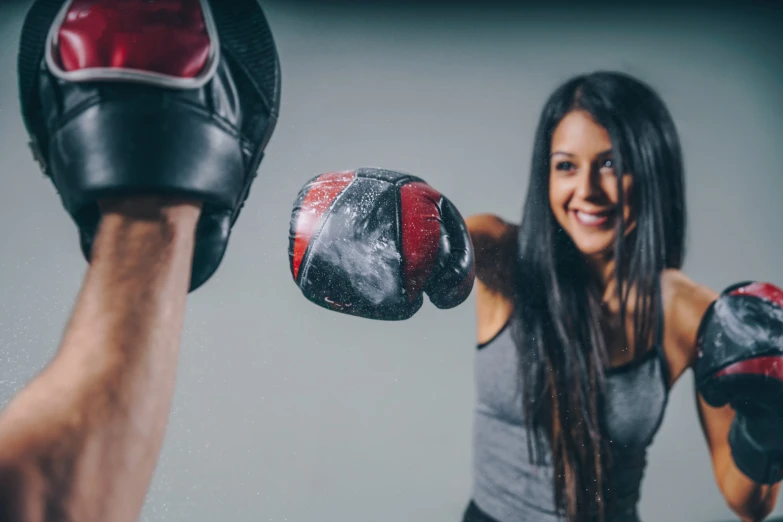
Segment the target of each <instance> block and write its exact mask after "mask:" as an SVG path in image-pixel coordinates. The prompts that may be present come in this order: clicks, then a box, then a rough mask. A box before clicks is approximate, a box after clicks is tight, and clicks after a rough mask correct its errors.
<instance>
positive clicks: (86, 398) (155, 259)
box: [0, 199, 199, 522]
mask: <svg viewBox="0 0 783 522" xmlns="http://www.w3.org/2000/svg"><path fill="white" fill-rule="evenodd" d="M198 215H199V209H198V207H197V206H195V205H189V204H177V205H171V204H168V205H164V204H162V203H161V202H159V201H156V200H154V199H145V200H133V201H126V202H115V203H110V204H106V205H105V207H104V217H103V220H102V224H101V230H100V232H99V234H98V237H97V238H96V242H95V245H94V250H93V258H92V262H91V266H90V268H89V270H88V273H87V276H86V278H85V282H84V285H83V288H82V291H81V293H80V295H79V298H78V299H77V302H76V305H75V308H74V311H73V314H72V318H71V320H70V322H69V324H68V327H67V329H66V332H65V335H64V338H63V341H62V344H61V347H60V350H59V351H58V353H57V355H56V356H55V358H54V360H53V361H52V363H51V364H50V365H49V366H48V367H47V368H46V369H45V370H44V371H43V372H41V374H40V375H39V376H38V377H37V378H36V379H35V380H34V381H33V382H32V383H31V384H30V385H29V386H28V387H27V388H25V389H24V390H23V391H22V392H21V393H20V394H19V395H18V396H17V397H16V398H15V399H14V400H13V401H12V402H11V403H10V404H9V406H8V408H7V410H6V412H5V413H4V414H3V416H2V417H0V467H2V466H4V469H5V470H6V471H5V473H6V474H7V475H10V476H15V475H16V476H22V477H24V481H23V483H24V484H23V485H24V491H22V492H18V493H17V495H16V497H15V498H16V499H17V502H21V503H23V504H24V505H23V506H22V508H21V510H22V511H23V512H24V513H25V516H26V517H30V516H32V518H28V520H30V521H31V522H34V521H35V520H50V519H51V520H71V519H73V520H79V521H80V522H82V521H85V522H86V521H90V520H107V519H108V518H111V519H112V521H117V522H122V521H129V522H130V521H132V520H136V519H137V518H138V515H139V511H140V509H141V506H142V504H143V499H144V496H145V494H146V491H147V488H148V485H149V481H150V479H151V476H152V473H153V471H154V468H155V463H156V461H157V457H158V453H159V451H160V447H161V445H162V441H163V435H164V432H165V427H166V424H167V419H168V415H169V410H170V406H171V400H172V396H173V389H174V380H175V374H176V361H177V353H178V347H179V342H180V337H181V332H182V324H183V319H184V311H185V302H186V297H187V290H188V284H189V278H190V268H191V261H192V252H193V241H194V230H195V225H196V222H197V219H198ZM109 470H111V473H110V474H109V473H105V471H109ZM0 474H2V470H0ZM0 480H2V477H0Z"/></svg>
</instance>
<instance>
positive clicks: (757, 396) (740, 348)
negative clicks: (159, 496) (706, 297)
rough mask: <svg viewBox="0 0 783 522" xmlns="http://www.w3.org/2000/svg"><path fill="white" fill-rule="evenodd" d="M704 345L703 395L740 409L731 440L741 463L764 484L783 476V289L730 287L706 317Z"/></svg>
mask: <svg viewBox="0 0 783 522" xmlns="http://www.w3.org/2000/svg"><path fill="white" fill-rule="evenodd" d="M698 349H699V352H698V357H697V359H696V362H695V364H694V373H695V378H696V385H697V387H698V390H699V392H700V393H701V395H702V397H703V398H704V400H705V401H706V402H707V403H708V404H709V405H711V406H713V407H716V408H717V407H721V406H724V405H726V404H729V405H731V406H732V408H734V410H735V411H736V415H735V418H734V421H733V423H732V426H731V430H730V432H729V445H730V447H731V452H732V456H733V458H734V462H735V464H736V465H737V468H738V469H739V470H740V471H742V472H743V473H744V474H745V475H746V476H747V477H748V478H750V479H751V480H753V481H754V482H757V483H759V484H774V483H776V482H779V481H780V480H783V290H781V289H780V288H778V287H776V286H774V285H771V284H768V283H754V282H746V283H740V284H736V285H733V286H731V287H729V288H727V289H726V290H725V291H724V292H723V293H722V294H721V296H720V297H719V298H718V299H717V300H716V301H715V302H714V303H713V304H712V305H711V306H710V308H709V309H708V311H707V313H706V314H705V316H704V318H703V319H702V322H701V325H700V328H699V334H698Z"/></svg>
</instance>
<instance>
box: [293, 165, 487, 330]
mask: <svg viewBox="0 0 783 522" xmlns="http://www.w3.org/2000/svg"><path fill="white" fill-rule="evenodd" d="M288 253H289V260H290V265H291V273H292V275H293V277H294V281H295V282H296V284H297V285H298V286H299V288H300V290H301V291H302V293H303V294H304V296H305V297H306V298H307V299H309V300H310V301H312V302H313V303H315V304H317V305H319V306H322V307H324V308H327V309H330V310H335V311H339V312H342V313H346V314H350V315H355V316H360V317H365V318H370V319H380V320H387V321H393V320H402V319H407V318H409V317H411V316H412V315H413V314H415V313H416V312H417V311H418V310H419V308H421V306H422V303H423V294H424V293H426V294H427V295H428V296H429V298H430V301H431V302H432V303H433V304H434V305H435V306H437V307H438V308H452V307H455V306H457V305H459V304H460V303H462V302H463V301H465V299H467V297H468V295H470V292H471V290H472V289H473V280H474V267H473V248H472V245H471V242H470V237H469V235H468V231H467V227H466V226H465V222H464V220H463V219H462V216H461V215H460V214H459V212H458V211H457V209H456V208H455V207H454V205H453V204H452V203H451V202H450V201H449V200H448V199H446V198H445V197H444V196H443V195H441V194H440V193H439V192H438V191H436V190H435V189H433V188H432V187H431V186H429V185H428V184H426V183H425V182H424V181H423V180H421V179H420V178H417V177H415V176H411V175H408V174H403V173H399V172H393V171H389V170H383V169H369V168H364V169H358V170H355V171H347V172H335V173H327V174H322V175H320V176H317V177H315V178H313V179H311V180H310V181H309V182H308V183H307V184H305V186H304V187H303V188H302V190H301V191H300V192H299V195H298V197H297V199H296V202H295V204H294V208H293V212H292V216H291V225H290V233H289V252H288Z"/></svg>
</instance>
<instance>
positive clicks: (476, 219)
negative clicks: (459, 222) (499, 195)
mask: <svg viewBox="0 0 783 522" xmlns="http://www.w3.org/2000/svg"><path fill="white" fill-rule="evenodd" d="M465 224H466V225H467V227H468V232H469V233H470V235H471V237H472V236H481V237H487V238H492V239H495V240H503V239H504V238H506V237H507V236H508V235H509V234H510V233H516V230H517V228H518V226H517V225H515V224H514V223H510V222H508V221H506V220H504V219H503V218H501V217H500V216H498V215H496V214H490V213H483V214H473V215H472V216H468V217H467V218H466V219H465Z"/></svg>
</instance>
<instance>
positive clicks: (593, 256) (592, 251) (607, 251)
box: [574, 239, 614, 261]
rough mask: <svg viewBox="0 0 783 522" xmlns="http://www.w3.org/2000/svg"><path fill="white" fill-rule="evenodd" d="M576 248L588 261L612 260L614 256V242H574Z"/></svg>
mask: <svg viewBox="0 0 783 522" xmlns="http://www.w3.org/2000/svg"><path fill="white" fill-rule="evenodd" d="M574 244H575V245H576V248H577V249H578V250H579V252H580V253H581V254H582V255H583V256H584V257H585V258H587V259H590V260H594V261H597V260H606V259H610V258H611V257H612V256H613V255H614V240H613V239H611V240H608V241H607V240H603V241H595V240H593V241H590V240H586V241H585V240H582V241H574Z"/></svg>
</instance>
